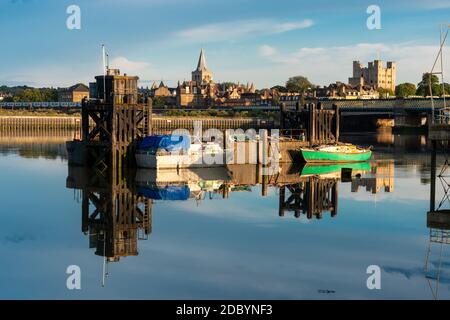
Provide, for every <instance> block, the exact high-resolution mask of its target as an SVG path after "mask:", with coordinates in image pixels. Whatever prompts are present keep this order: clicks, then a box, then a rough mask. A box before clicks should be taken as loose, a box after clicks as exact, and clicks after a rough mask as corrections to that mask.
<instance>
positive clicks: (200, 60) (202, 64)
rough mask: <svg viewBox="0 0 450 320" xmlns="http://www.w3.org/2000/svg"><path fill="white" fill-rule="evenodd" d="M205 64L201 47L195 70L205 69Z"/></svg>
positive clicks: (203, 51)
mask: <svg viewBox="0 0 450 320" xmlns="http://www.w3.org/2000/svg"><path fill="white" fill-rule="evenodd" d="M207 69H208V67H207V66H206V58H205V50H204V49H203V48H202V50H201V51H200V57H199V58H198V64H197V71H201V70H207Z"/></svg>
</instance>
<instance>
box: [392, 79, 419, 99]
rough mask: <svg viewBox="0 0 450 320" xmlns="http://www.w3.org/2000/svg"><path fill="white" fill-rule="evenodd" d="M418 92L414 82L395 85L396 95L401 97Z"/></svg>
mask: <svg viewBox="0 0 450 320" xmlns="http://www.w3.org/2000/svg"><path fill="white" fill-rule="evenodd" d="M415 94H416V85H415V84H413V83H408V82H406V83H401V84H399V85H398V86H396V87H395V95H396V96H397V97H401V98H407V97H409V96H414V95H415Z"/></svg>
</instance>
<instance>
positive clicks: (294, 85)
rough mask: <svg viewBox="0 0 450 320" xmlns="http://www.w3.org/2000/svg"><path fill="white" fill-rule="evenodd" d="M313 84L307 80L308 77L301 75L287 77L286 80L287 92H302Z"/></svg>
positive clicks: (312, 86)
mask: <svg viewBox="0 0 450 320" xmlns="http://www.w3.org/2000/svg"><path fill="white" fill-rule="evenodd" d="M314 87H315V86H314V85H313V84H312V83H311V82H309V80H308V78H306V77H303V76H296V77H292V78H289V80H288V81H287V82H286V88H287V89H288V91H289V92H300V93H304V92H306V91H307V90H308V89H312V88H314Z"/></svg>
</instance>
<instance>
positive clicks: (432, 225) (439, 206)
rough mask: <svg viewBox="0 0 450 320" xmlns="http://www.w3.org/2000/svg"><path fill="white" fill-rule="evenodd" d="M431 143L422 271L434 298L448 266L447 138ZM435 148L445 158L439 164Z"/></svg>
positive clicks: (449, 186) (449, 142)
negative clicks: (439, 192)
mask: <svg viewBox="0 0 450 320" xmlns="http://www.w3.org/2000/svg"><path fill="white" fill-rule="evenodd" d="M447 129H448V128H447ZM432 145H433V148H432V152H431V183H430V211H429V212H428V214H427V228H428V229H429V232H430V234H429V243H428V249H427V255H426V259H425V268H424V269H425V270H424V272H425V277H426V279H427V281H428V284H429V286H430V289H431V293H432V295H433V298H434V299H436V300H437V299H438V298H439V285H440V284H441V282H444V279H445V278H446V279H448V274H447V275H444V274H443V271H446V270H443V269H444V268H443V267H444V266H448V263H446V262H445V261H443V260H444V259H445V258H446V257H447V255H446V254H445V252H444V246H446V245H448V244H450V140H449V139H440V138H438V139H433V141H432ZM439 149H441V150H442V151H443V155H444V158H445V161H444V164H443V165H442V166H438V165H437V161H436V157H437V152H438V150H439ZM439 185H440V186H441V187H442V189H443V190H442V191H443V192H442V194H443V197H442V199H441V200H438V201H437V202H436V187H438V186H439ZM447 271H448V270H447Z"/></svg>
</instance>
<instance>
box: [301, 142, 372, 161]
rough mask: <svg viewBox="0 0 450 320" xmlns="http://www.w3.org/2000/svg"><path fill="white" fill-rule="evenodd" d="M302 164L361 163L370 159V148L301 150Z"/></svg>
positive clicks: (335, 147) (339, 147)
mask: <svg viewBox="0 0 450 320" xmlns="http://www.w3.org/2000/svg"><path fill="white" fill-rule="evenodd" d="M300 153H301V155H302V158H303V160H304V162H308V163H309V162H320V163H333V162H341V163H343V162H363V161H367V160H369V159H370V158H371V157H372V151H371V150H370V148H361V147H358V146H355V145H352V144H342V145H322V146H317V147H315V148H301V149H300Z"/></svg>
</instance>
